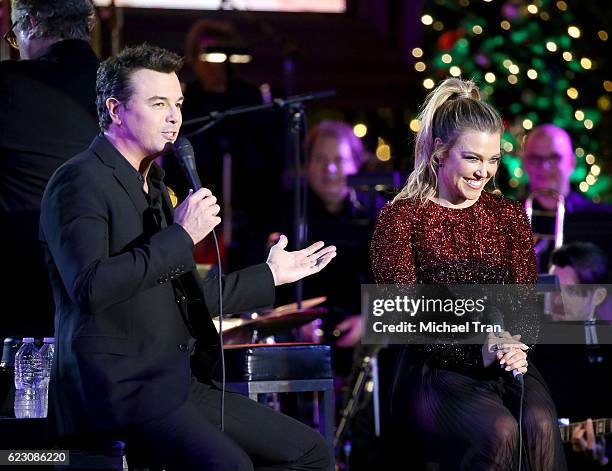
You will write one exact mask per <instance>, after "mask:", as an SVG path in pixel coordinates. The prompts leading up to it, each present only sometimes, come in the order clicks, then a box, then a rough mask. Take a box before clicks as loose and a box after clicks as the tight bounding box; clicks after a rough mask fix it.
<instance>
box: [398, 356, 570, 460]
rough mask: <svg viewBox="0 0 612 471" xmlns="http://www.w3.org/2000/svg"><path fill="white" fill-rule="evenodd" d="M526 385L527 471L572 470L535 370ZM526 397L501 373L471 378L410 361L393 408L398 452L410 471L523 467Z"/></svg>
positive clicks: (404, 367)
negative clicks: (432, 466) (434, 466)
mask: <svg viewBox="0 0 612 471" xmlns="http://www.w3.org/2000/svg"><path fill="white" fill-rule="evenodd" d="M492 368H495V367H494V366H493V367H492ZM488 370H491V368H489V369H488ZM524 383H525V390H524V401H523V419H522V430H523V452H522V464H521V471H526V470H528V471H565V470H566V469H567V466H566V462H565V455H564V452H563V446H562V442H561V434H560V432H559V427H558V425H557V414H556V410H555V406H554V403H553V401H552V399H551V397H550V393H549V392H548V388H547V387H546V384H545V383H544V380H543V379H542V377H541V375H540V373H539V372H538V371H537V370H536V369H535V368H534V367H533V365H530V366H529V370H528V372H527V374H526V375H525V378H524ZM520 398H521V386H520V384H519V383H518V382H516V381H515V380H514V378H513V377H512V375H511V374H510V373H507V372H505V371H502V370H501V368H500V371H499V372H498V371H488V372H487V371H486V370H484V369H483V370H482V372H480V373H479V374H477V375H470V374H466V373H460V372H457V371H452V370H448V369H442V368H437V367H433V366H431V365H429V364H428V363H427V362H415V363H409V362H406V361H405V359H404V361H401V362H400V364H399V365H398V371H397V376H396V382H395V387H394V392H393V399H392V406H391V407H392V410H391V416H392V423H393V425H392V428H393V431H394V432H393V435H394V440H395V441H396V445H395V447H394V448H395V449H396V450H397V449H403V453H404V457H405V458H407V459H405V460H403V461H404V462H406V464H407V466H406V468H405V469H407V470H408V469H415V468H414V467H413V466H411V464H409V463H415V462H419V461H421V462H434V463H439V465H440V469H441V470H466V471H485V470H486V471H510V470H512V471H515V470H518V460H519V453H518V449H519V407H520ZM398 439H399V442H398ZM408 450H410V451H408ZM406 453H410V456H406Z"/></svg>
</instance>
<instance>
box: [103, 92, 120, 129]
mask: <svg viewBox="0 0 612 471" xmlns="http://www.w3.org/2000/svg"><path fill="white" fill-rule="evenodd" d="M120 107H121V102H120V101H119V100H117V99H116V98H114V97H110V98H107V99H106V109H107V110H108V114H110V117H111V120H112V121H113V123H115V124H116V125H117V126H121V116H120V114H119V108H120Z"/></svg>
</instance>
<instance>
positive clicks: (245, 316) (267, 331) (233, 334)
mask: <svg viewBox="0 0 612 471" xmlns="http://www.w3.org/2000/svg"><path fill="white" fill-rule="evenodd" d="M326 300H327V298H326V297H325V296H321V297H318V298H311V299H306V300H304V301H302V303H301V304H302V305H301V307H299V308H298V306H297V303H291V304H285V305H283V306H279V307H276V308H274V309H266V310H263V311H260V312H253V313H241V314H239V315H237V316H236V317H230V318H224V319H223V343H224V344H225V345H237V344H245V343H258V342H261V341H265V339H270V338H271V337H274V336H276V335H280V334H283V333H286V332H289V331H291V330H292V329H295V328H297V327H301V326H303V325H305V324H308V323H310V322H312V321H314V320H316V319H320V318H321V317H323V316H325V314H327V309H326V308H324V307H317V306H319V305H320V304H322V303H324V302H325V301H326ZM213 323H214V324H215V327H216V328H217V331H219V330H220V329H219V325H220V323H219V320H218V318H215V319H213ZM272 340H273V339H272Z"/></svg>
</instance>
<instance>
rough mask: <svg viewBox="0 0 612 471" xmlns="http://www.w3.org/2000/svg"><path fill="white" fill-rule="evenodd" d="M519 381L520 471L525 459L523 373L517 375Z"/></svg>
mask: <svg viewBox="0 0 612 471" xmlns="http://www.w3.org/2000/svg"><path fill="white" fill-rule="evenodd" d="M517 379H518V382H519V383H520V384H521V402H520V405H519V423H518V427H519V459H518V468H517V469H518V471H521V464H522V459H523V399H524V396H525V378H523V375H518V376H517Z"/></svg>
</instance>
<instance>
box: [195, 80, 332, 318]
mask: <svg viewBox="0 0 612 471" xmlns="http://www.w3.org/2000/svg"><path fill="white" fill-rule="evenodd" d="M335 94H336V92H335V90H327V91H324V92H317V93H306V94H303V95H295V96H290V97H288V98H285V99H283V98H276V99H274V100H272V102H271V103H263V104H261V105H253V106H237V107H234V108H230V109H228V110H225V111H213V112H211V113H209V114H207V115H205V116H202V117H200V118H195V119H190V120H188V121H185V122H184V123H183V125H184V126H189V125H192V124H199V123H204V124H203V125H202V126H200V127H199V128H197V129H195V130H194V131H192V132H190V133H188V134H186V135H185V136H184V137H186V138H190V137H193V136H197V135H198V134H201V133H203V132H205V131H207V130H208V129H210V128H212V127H213V126H215V125H216V124H218V123H219V122H221V121H222V120H224V119H225V118H226V117H228V116H237V115H240V114H244V113H252V112H255V111H264V110H268V109H272V108H280V109H283V110H287V111H288V113H289V114H290V119H291V133H290V135H291V141H292V142H291V148H292V149H293V165H294V188H293V211H294V213H293V238H294V243H293V246H294V248H295V249H296V250H300V249H301V248H302V247H303V246H304V243H305V241H306V237H307V228H308V224H307V221H306V194H307V191H306V190H307V185H306V179H305V178H304V177H303V176H302V167H303V165H302V164H303V158H302V142H301V137H302V136H303V135H304V134H305V132H306V129H305V128H306V115H305V113H304V102H306V101H312V100H320V99H323V98H328V97H332V96H334V95H335ZM295 298H296V303H297V307H298V309H300V308H301V307H302V299H303V281H302V280H300V281H298V282H297V283H296V284H295Z"/></svg>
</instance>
